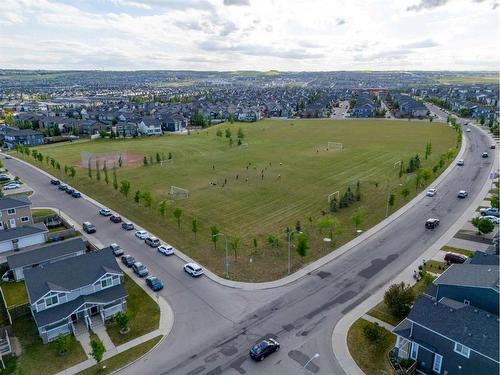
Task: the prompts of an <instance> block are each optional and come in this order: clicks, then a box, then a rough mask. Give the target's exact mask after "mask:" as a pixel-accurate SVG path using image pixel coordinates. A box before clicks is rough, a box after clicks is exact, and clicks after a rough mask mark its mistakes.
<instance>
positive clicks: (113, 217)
mask: <svg viewBox="0 0 500 375" xmlns="http://www.w3.org/2000/svg"><path fill="white" fill-rule="evenodd" d="M109 220H110V221H112V222H113V223H115V224H118V223H121V222H122V218H121V216H120V215H116V214H115V215H111V216H110V217H109Z"/></svg>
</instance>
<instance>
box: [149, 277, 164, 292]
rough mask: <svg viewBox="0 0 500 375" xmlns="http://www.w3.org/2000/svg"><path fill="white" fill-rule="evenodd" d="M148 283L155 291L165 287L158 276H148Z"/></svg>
mask: <svg viewBox="0 0 500 375" xmlns="http://www.w3.org/2000/svg"><path fill="white" fill-rule="evenodd" d="M146 285H147V286H149V287H150V288H151V289H153V291H154V292H157V291H159V290H162V289H163V282H162V281H161V280H160V279H159V278H157V277H156V276H148V277H146Z"/></svg>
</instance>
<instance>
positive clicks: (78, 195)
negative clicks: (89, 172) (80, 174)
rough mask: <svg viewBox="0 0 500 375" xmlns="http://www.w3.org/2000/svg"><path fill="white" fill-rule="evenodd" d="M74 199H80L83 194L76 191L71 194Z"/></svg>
mask: <svg viewBox="0 0 500 375" xmlns="http://www.w3.org/2000/svg"><path fill="white" fill-rule="evenodd" d="M71 196H72V197H73V198H80V197H81V196H82V194H81V193H80V192H79V191H74V192H73V194H71Z"/></svg>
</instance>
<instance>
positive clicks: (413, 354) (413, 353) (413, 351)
mask: <svg viewBox="0 0 500 375" xmlns="http://www.w3.org/2000/svg"><path fill="white" fill-rule="evenodd" d="M417 356H418V344H417V343H416V342H412V343H411V352H410V358H411V359H413V360H416V359H417Z"/></svg>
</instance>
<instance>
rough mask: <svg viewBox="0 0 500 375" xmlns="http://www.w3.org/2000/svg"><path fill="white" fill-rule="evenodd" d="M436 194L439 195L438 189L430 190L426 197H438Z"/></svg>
mask: <svg viewBox="0 0 500 375" xmlns="http://www.w3.org/2000/svg"><path fill="white" fill-rule="evenodd" d="M436 193H437V191H436V189H429V190H427V194H425V195H427V196H428V197H433V196H435V195H436Z"/></svg>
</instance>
